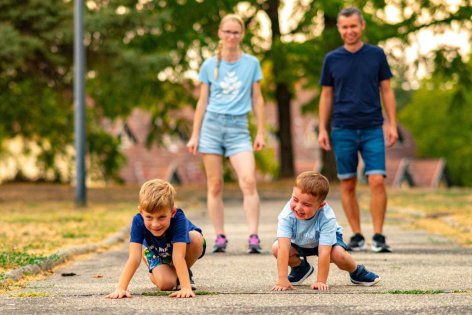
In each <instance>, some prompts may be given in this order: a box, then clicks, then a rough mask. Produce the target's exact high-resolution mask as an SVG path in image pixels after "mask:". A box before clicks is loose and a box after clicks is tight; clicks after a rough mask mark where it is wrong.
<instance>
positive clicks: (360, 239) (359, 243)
mask: <svg viewBox="0 0 472 315" xmlns="http://www.w3.org/2000/svg"><path fill="white" fill-rule="evenodd" d="M347 250H348V251H354V252H360V251H364V250H367V245H366V243H365V239H364V236H362V234H360V233H356V234H354V235H353V236H352V237H351V240H350V241H349V244H347Z"/></svg>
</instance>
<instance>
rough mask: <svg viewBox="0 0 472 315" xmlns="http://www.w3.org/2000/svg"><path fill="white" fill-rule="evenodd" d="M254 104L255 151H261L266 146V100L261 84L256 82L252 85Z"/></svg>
mask: <svg viewBox="0 0 472 315" xmlns="http://www.w3.org/2000/svg"><path fill="white" fill-rule="evenodd" d="M252 104H253V107H254V113H255V114H256V126H257V133H256V138H255V139H254V150H256V151H259V150H261V149H263V148H264V145H265V113H264V98H263V97H262V92H261V83H260V82H259V81H258V82H255V83H253V85H252Z"/></svg>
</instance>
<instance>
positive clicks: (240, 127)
mask: <svg viewBox="0 0 472 315" xmlns="http://www.w3.org/2000/svg"><path fill="white" fill-rule="evenodd" d="M198 152H200V153H206V154H218V155H223V156H224V157H229V156H233V155H235V154H237V153H241V152H252V142H251V136H250V135H249V126H248V117H247V114H244V115H228V114H218V113H213V112H206V113H205V117H204V118H203V123H202V127H201V130H200V139H199V142H198Z"/></svg>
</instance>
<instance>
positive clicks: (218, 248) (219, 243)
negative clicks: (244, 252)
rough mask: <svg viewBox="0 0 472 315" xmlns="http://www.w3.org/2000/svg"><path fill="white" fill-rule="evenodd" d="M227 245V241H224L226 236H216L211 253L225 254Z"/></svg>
mask: <svg viewBox="0 0 472 315" xmlns="http://www.w3.org/2000/svg"><path fill="white" fill-rule="evenodd" d="M227 244H228V240H227V239H226V236H225V235H224V234H218V235H217V236H216V240H215V245H213V252H214V253H225V252H226V245H227Z"/></svg>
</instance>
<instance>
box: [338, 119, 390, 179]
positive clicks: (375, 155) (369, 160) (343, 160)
mask: <svg viewBox="0 0 472 315" xmlns="http://www.w3.org/2000/svg"><path fill="white" fill-rule="evenodd" d="M331 143H332V145H333V150H334V155H335V158H336V168H337V172H338V178H339V179H341V180H343V179H349V178H352V177H356V176H357V165H358V162H359V155H358V152H360V154H361V156H362V159H363V160H364V165H365V170H364V173H365V175H367V176H369V175H373V174H381V175H383V176H386V175H387V173H386V171H385V142H384V135H383V130H382V128H381V127H379V128H371V129H343V128H333V129H332V130H331Z"/></svg>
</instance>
